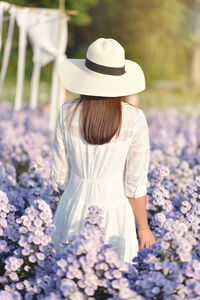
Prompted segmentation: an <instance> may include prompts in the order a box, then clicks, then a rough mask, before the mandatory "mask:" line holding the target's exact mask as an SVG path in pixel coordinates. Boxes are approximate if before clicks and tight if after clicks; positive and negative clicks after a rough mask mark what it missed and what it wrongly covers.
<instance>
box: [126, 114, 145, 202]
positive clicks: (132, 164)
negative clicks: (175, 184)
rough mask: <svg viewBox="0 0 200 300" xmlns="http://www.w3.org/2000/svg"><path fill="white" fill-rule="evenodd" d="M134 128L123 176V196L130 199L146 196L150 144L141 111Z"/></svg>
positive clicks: (143, 115)
mask: <svg viewBox="0 0 200 300" xmlns="http://www.w3.org/2000/svg"><path fill="white" fill-rule="evenodd" d="M135 126H136V127H135V130H134V134H133V137H132V142H131V145H130V147H129V150H128V154H127V158H126V164H125V174H124V175H125V176H124V188H125V195H126V196H127V197H132V198H138V197H142V196H145V195H146V194H147V183H148V177H147V174H148V168H149V160H150V143H149V129H148V124H147V120H146V117H145V114H144V112H143V111H142V110H141V109H139V111H138V117H137V121H136V125H135Z"/></svg>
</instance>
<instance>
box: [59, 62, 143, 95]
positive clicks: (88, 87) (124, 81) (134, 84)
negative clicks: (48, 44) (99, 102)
mask: <svg viewBox="0 0 200 300" xmlns="http://www.w3.org/2000/svg"><path fill="white" fill-rule="evenodd" d="M125 70H126V72H125V74H123V75H120V76H116V75H106V74H101V73H97V72H94V71H91V70H90V69H88V68H87V67H86V66H85V59H65V60H62V61H61V62H60V63H59V64H58V73H59V77H60V80H61V83H62V84H63V86H64V87H65V88H66V89H67V90H69V91H71V92H73V93H76V94H79V95H90V96H103V97H120V96H127V95H131V94H136V93H139V92H141V91H143V90H144V89H145V77H144V73H143V71H142V68H141V67H140V66H139V65H138V64H137V63H136V62H134V61H131V60H128V59H126V60H125Z"/></svg>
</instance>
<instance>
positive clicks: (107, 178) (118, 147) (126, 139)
mask: <svg viewBox="0 0 200 300" xmlns="http://www.w3.org/2000/svg"><path fill="white" fill-rule="evenodd" d="M71 103H72V104H71ZM74 103H76V101H75V102H74V101H73V100H70V101H67V102H65V103H64V104H62V106H61V107H60V111H59V115H58V118H57V123H56V130H55V138H54V148H53V160H52V167H51V176H52V179H53V181H54V183H55V184H56V185H57V186H58V187H59V188H60V189H62V190H64V192H63V194H62V196H61V198H60V201H59V203H58V206H57V208H56V211H55V214H54V217H53V224H55V227H56V230H55V231H54V233H53V234H52V242H53V244H54V246H55V249H56V251H58V252H60V251H62V247H60V245H59V243H62V242H67V241H68V240H70V239H72V236H73V235H76V234H79V233H80V230H81V228H82V226H83V224H84V219H85V217H86V216H87V214H88V212H89V210H88V208H89V207H90V206H91V205H97V206H99V207H101V209H102V210H103V224H102V225H101V226H102V227H104V229H105V236H104V242H105V243H109V244H111V245H112V248H113V249H114V250H115V251H116V253H117V254H118V257H119V258H120V259H121V260H122V261H124V262H129V263H131V262H132V259H133V258H134V257H135V256H137V253H138V250H139V242H138V239H137V234H136V221H135V216H134V213H133V210H132V207H131V204H130V202H129V199H128V198H127V197H133V198H138V197H141V196H144V195H146V193H147V184H148V177H147V174H148V167H149V159H150V144H149V131H148V124H147V121H146V117H145V114H144V112H143V111H142V110H141V109H140V108H137V107H134V106H131V105H130V104H127V103H125V102H122V126H121V130H120V134H119V136H118V137H117V136H116V135H115V136H114V137H113V138H112V139H111V141H110V142H109V143H106V144H103V145H91V144H88V143H87V142H86V141H85V140H84V138H83V137H82V135H81V134H80V130H79V113H80V107H81V105H80V106H79V107H78V110H77V111H76V113H75V115H74V118H73V120H72V122H71V125H70V128H69V129H68V127H67V126H68V121H69V120H70V118H71V112H72V109H73V108H74V105H75V104H74Z"/></svg>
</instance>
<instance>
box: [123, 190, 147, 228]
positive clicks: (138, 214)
mask: <svg viewBox="0 0 200 300" xmlns="http://www.w3.org/2000/svg"><path fill="white" fill-rule="evenodd" d="M128 199H129V201H130V204H131V207H132V210H133V213H134V216H135V219H136V222H137V225H138V229H147V228H149V225H148V219H147V211H146V204H147V196H146V195H145V196H142V197H139V198H131V197H128Z"/></svg>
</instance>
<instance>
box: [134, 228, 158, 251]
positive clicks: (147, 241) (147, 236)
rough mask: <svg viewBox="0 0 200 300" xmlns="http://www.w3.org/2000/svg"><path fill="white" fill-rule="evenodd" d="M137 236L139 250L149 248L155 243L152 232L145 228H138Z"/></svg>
mask: <svg viewBox="0 0 200 300" xmlns="http://www.w3.org/2000/svg"><path fill="white" fill-rule="evenodd" d="M138 236H139V240H140V248H139V250H140V249H142V248H144V247H145V248H150V247H151V245H152V244H154V243H155V241H156V240H155V237H154V235H153V233H152V231H151V230H150V228H149V227H147V228H144V229H142V228H138Z"/></svg>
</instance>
